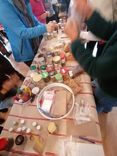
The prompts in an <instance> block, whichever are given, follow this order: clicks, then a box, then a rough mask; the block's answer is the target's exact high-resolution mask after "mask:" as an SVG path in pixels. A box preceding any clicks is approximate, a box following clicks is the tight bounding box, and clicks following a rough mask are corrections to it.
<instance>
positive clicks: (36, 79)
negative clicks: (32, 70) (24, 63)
mask: <svg viewBox="0 0 117 156" xmlns="http://www.w3.org/2000/svg"><path fill="white" fill-rule="evenodd" d="M41 79H42V76H41V74H38V75H35V76H34V77H33V81H34V82H39V81H40V80H41Z"/></svg>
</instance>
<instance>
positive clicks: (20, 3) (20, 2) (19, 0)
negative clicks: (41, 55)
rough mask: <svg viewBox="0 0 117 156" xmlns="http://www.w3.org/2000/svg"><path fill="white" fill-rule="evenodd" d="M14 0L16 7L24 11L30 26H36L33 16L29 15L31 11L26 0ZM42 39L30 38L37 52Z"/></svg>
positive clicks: (23, 13)
mask: <svg viewBox="0 0 117 156" xmlns="http://www.w3.org/2000/svg"><path fill="white" fill-rule="evenodd" d="M12 1H13V4H14V6H15V7H16V8H17V9H18V10H19V11H20V12H21V13H22V15H23V16H24V19H25V21H26V23H27V25H28V27H34V26H35V24H34V21H33V19H32V17H31V16H30V15H29V13H28V10H27V6H26V3H25V0H12ZM40 41H41V40H40V38H39V37H36V38H33V39H30V42H31V46H32V49H33V51H34V53H35V54H36V53H37V50H38V47H39V44H40Z"/></svg>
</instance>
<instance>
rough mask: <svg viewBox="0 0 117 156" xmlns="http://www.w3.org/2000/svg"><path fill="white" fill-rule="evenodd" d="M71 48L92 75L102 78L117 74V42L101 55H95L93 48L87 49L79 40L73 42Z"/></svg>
mask: <svg viewBox="0 0 117 156" xmlns="http://www.w3.org/2000/svg"><path fill="white" fill-rule="evenodd" d="M71 49H72V53H73V55H74V57H75V59H76V60H77V61H78V62H79V64H80V65H81V66H82V67H83V68H84V70H85V71H86V72H87V73H88V74H89V75H90V76H92V77H94V78H100V79H101V78H110V77H114V76H117V65H116V64H117V59H116V56H117V52H116V49H117V45H116V44H115V45H113V46H110V47H109V48H108V49H107V50H106V52H105V54H103V55H100V56H99V57H93V56H92V50H90V49H85V48H84V45H83V44H82V43H81V42H80V41H79V40H75V41H74V42H73V43H72V45H71Z"/></svg>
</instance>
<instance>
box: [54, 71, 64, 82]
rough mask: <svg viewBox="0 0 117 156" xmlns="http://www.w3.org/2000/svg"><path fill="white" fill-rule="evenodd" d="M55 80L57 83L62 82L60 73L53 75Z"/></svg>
mask: <svg viewBox="0 0 117 156" xmlns="http://www.w3.org/2000/svg"><path fill="white" fill-rule="evenodd" d="M55 79H56V80H57V81H58V82H60V83H61V82H63V76H62V74H61V73H58V74H56V75H55Z"/></svg>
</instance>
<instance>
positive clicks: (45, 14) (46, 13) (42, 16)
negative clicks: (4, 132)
mask: <svg viewBox="0 0 117 156" xmlns="http://www.w3.org/2000/svg"><path fill="white" fill-rule="evenodd" d="M46 17H48V11H46V12H45V13H43V14H42V15H41V16H40V18H41V19H46Z"/></svg>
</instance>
